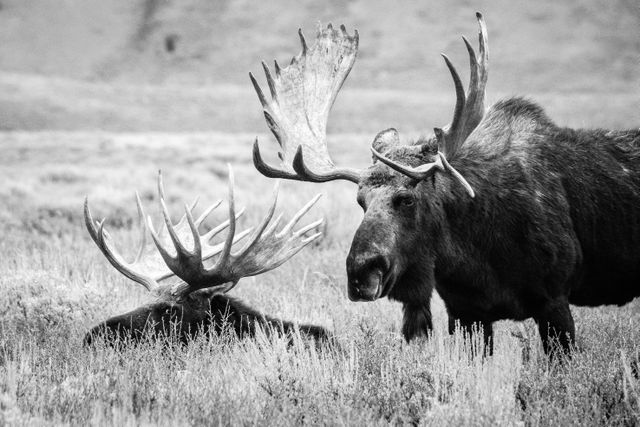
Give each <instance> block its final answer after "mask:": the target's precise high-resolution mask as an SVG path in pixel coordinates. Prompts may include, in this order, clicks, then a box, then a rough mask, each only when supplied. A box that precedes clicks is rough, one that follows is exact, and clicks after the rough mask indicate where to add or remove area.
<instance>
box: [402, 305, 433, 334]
mask: <svg viewBox="0 0 640 427" xmlns="http://www.w3.org/2000/svg"><path fill="white" fill-rule="evenodd" d="M403 311H404V316H403V319H402V335H403V336H404V339H405V340H407V342H410V341H411V340H412V339H414V338H416V337H420V336H424V337H427V336H429V333H431V330H432V329H433V323H432V321H431V301H430V300H427V301H425V302H423V303H422V304H411V303H405V304H404V306H403Z"/></svg>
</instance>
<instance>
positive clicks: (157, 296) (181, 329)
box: [84, 167, 326, 344]
mask: <svg viewBox="0 0 640 427" xmlns="http://www.w3.org/2000/svg"><path fill="white" fill-rule="evenodd" d="M233 182H234V178H233V172H232V170H231V167H229V196H228V206H229V219H227V220H226V221H224V222H223V223H221V224H219V225H218V226H216V227H214V228H212V229H211V230H209V231H207V232H205V233H202V232H200V231H199V229H200V228H201V226H202V224H203V223H204V221H205V219H206V218H207V217H208V216H209V215H210V214H211V212H212V211H213V210H214V209H215V208H217V207H218V206H219V205H220V204H221V201H218V202H216V203H214V204H213V205H211V206H210V207H208V208H207V209H205V210H204V211H203V213H202V214H201V215H200V216H199V217H198V218H197V219H194V210H195V208H196V204H197V200H196V202H194V203H193V204H192V205H191V206H185V210H184V215H183V216H182V218H181V219H180V221H179V222H178V223H177V224H173V222H172V221H171V217H170V214H169V211H168V209H167V206H166V203H165V192H164V186H163V183H162V175H161V174H159V175H158V195H159V201H160V206H161V210H162V214H163V221H162V225H160V227H159V228H158V229H157V230H158V231H156V228H155V226H154V225H153V222H152V220H151V218H150V217H147V216H146V215H145V211H144V208H143V206H142V203H141V201H140V197H139V196H138V194H137V193H136V202H137V207H138V216H139V221H140V225H141V237H140V247H139V249H138V251H137V255H136V256H135V258H134V260H133V261H131V262H127V261H126V260H125V259H124V257H123V256H122V255H121V254H120V253H119V252H118V251H117V250H116V248H115V246H114V244H113V240H112V238H111V237H110V235H109V233H108V232H107V230H106V229H105V227H104V225H105V220H104V219H103V220H102V221H99V222H96V221H94V219H93V216H92V215H91V211H90V209H89V204H88V200H85V205H84V215H85V223H86V226H87V230H89V234H90V236H91V238H92V239H93V241H94V242H95V243H96V245H97V246H98V248H99V249H100V251H101V252H102V253H103V255H104V256H105V257H106V258H107V260H108V261H109V262H110V263H111V264H112V265H113V266H114V267H115V268H116V270H118V271H119V272H120V273H122V274H123V275H125V276H126V277H127V278H129V279H131V280H133V281H135V282H137V283H139V284H141V285H142V286H144V287H145V288H146V289H147V290H148V291H149V292H150V294H151V295H152V297H153V298H152V300H151V302H149V303H147V304H145V305H143V306H141V307H138V308H137V309H135V310H133V311H131V312H128V313H125V314H122V315H119V316H116V317H113V318H111V319H109V320H107V321H105V322H102V323H101V324H99V325H97V326H96V327H94V328H93V329H91V331H89V332H88V333H87V335H86V337H85V343H86V344H90V343H91V342H92V341H93V340H94V338H95V337H97V336H109V337H119V338H126V339H131V340H134V341H138V340H140V339H141V338H143V337H145V336H156V335H160V334H164V335H167V334H170V333H175V334H176V336H177V337H178V338H180V339H182V340H183V341H184V340H187V339H188V338H189V337H193V336H194V335H195V334H196V333H198V332H200V331H209V328H210V327H211V326H213V327H215V328H216V330H218V331H219V330H220V328H222V326H223V324H227V325H229V326H231V328H232V329H233V330H234V331H235V332H236V333H237V334H239V335H241V334H249V335H250V334H252V333H253V332H254V331H255V327H256V325H258V324H260V325H262V326H267V327H274V328H276V329H281V328H283V329H284V330H285V332H288V331H290V330H293V328H294V325H293V324H292V323H289V322H282V321H279V320H277V319H272V318H270V317H268V316H263V315H261V314H259V313H258V312H256V311H254V310H252V309H251V308H249V307H247V306H245V305H244V304H242V303H241V302H239V301H236V300H234V299H231V298H228V297H226V296H225V294H226V293H227V292H229V291H230V290H231V289H233V288H234V287H235V286H236V284H237V283H238V281H239V280H240V279H241V278H243V277H249V276H256V275H259V274H262V273H264V272H267V271H270V270H273V269H275V268H277V267H278V266H280V265H282V264H283V263H284V262H286V261H287V260H289V259H290V258H291V257H292V256H294V255H295V254H297V253H298V252H299V251H300V250H302V249H303V248H304V247H305V246H307V245H308V244H310V243H311V242H313V241H315V240H316V239H318V238H319V237H320V235H321V233H320V232H317V227H318V226H319V225H320V224H321V223H322V219H320V220H317V221H315V222H313V223H311V224H309V225H306V226H304V227H302V228H300V229H298V230H294V228H295V227H296V224H297V223H298V222H299V221H300V220H301V219H302V217H303V216H304V215H305V214H306V213H307V212H308V211H309V210H310V209H311V208H312V207H313V205H314V204H315V203H316V202H317V201H318V199H319V197H320V195H317V196H316V197H314V198H313V199H312V200H311V201H310V202H309V203H307V204H306V205H305V206H304V207H303V208H302V209H300V210H299V211H298V213H296V214H295V216H294V217H293V218H292V219H291V221H290V222H289V223H288V224H286V225H285V226H284V227H282V228H281V229H280V230H278V227H279V224H280V222H281V219H282V215H280V216H278V217H277V218H276V219H275V221H272V219H273V216H274V213H275V208H276V202H277V194H278V184H276V186H275V189H274V196H273V203H272V205H271V207H270V209H269V211H268V213H267V215H266V216H265V217H264V219H263V220H262V222H261V223H260V224H259V225H258V227H257V228H256V229H255V230H254V231H252V230H251V229H247V230H244V231H242V232H240V233H236V220H237V219H238V218H239V217H240V216H241V215H242V214H243V212H244V210H240V211H239V212H237V213H236V210H235V202H234V193H233V186H234V184H233ZM225 229H228V230H229V231H228V232H227V236H226V238H225V240H224V241H223V242H222V243H218V244H213V243H212V240H213V239H214V238H215V237H216V236H217V235H219V234H220V233H221V232H222V231H224V230H225ZM149 236H150V237H151V239H149ZM246 237H249V238H248V241H247V242H246V243H245V244H244V245H242V246H241V248H240V249H239V250H235V249H236V247H237V246H238V242H240V241H241V240H243V239H244V238H246ZM176 279H177V280H176ZM176 282H177V283H176ZM300 330H301V331H302V332H306V333H308V334H310V335H312V336H314V337H316V338H322V337H325V336H326V332H325V331H324V329H323V328H320V327H316V326H311V325H301V326H300Z"/></svg>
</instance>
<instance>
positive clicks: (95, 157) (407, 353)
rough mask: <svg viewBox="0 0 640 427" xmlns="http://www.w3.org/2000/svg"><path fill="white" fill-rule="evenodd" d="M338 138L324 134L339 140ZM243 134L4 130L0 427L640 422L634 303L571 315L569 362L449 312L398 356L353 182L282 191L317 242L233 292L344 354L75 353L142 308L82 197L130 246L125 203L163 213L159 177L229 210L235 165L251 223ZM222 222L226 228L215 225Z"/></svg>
mask: <svg viewBox="0 0 640 427" xmlns="http://www.w3.org/2000/svg"><path fill="white" fill-rule="evenodd" d="M334 139H335V138H334ZM340 139H343V140H345V141H347V142H349V143H348V144H344V146H342V147H341V150H340V152H339V157H340V160H341V161H342V162H344V163H350V164H354V163H355V164H363V163H366V161H367V159H362V158H361V157H360V153H362V152H366V151H365V150H366V144H367V141H366V138H365V137H358V136H355V135H353V136H347V135H345V136H341V138H340ZM250 143H251V138H250V137H248V136H244V135H224V134H165V135H163V134H156V135H127V134H120V135H116V134H92V133H84V134H83V133H79V134H78V133H35V134H32V133H26V134H20V133H10V134H3V135H1V137H0V151H2V154H3V155H2V158H0V166H1V167H0V170H1V171H2V185H1V186H0V200H2V204H1V206H0V236H2V238H1V239H0V253H1V254H2V256H1V257H0V271H2V275H1V276H0V295H1V296H0V424H8V425H43V424H73V425H85V424H98V425H140V424H142V425H148V424H159V425H186V424H225V425H238V424H262V425H282V424H285V425H286V424H303V423H304V424H334V425H335V424H341V425H344V424H349V425H372V424H373V425H376V424H389V423H392V424H425V425H461V424H465V425H524V424H526V425H599V424H612V425H632V424H634V423H636V422H637V420H638V419H639V418H638V417H639V415H640V406H639V405H640V401H639V400H638V397H639V393H640V381H639V380H638V373H637V369H638V354H639V351H638V350H639V349H638V343H639V342H640V328H638V326H639V316H638V311H639V308H640V306H639V305H638V303H636V302H634V303H632V304H629V305H627V306H625V307H622V308H614V307H603V308H596V309H586V308H574V309H573V311H574V315H575V317H576V323H577V328H578V335H577V344H578V347H579V350H578V351H577V352H576V354H575V355H574V357H573V359H572V360H571V361H570V362H563V361H561V360H556V361H553V362H550V361H549V360H548V359H547V358H546V357H545V356H544V354H543V353H542V350H541V346H540V343H539V338H538V335H537V331H536V329H535V325H534V324H533V323H532V322H530V321H529V322H524V323H522V324H516V323H513V322H499V323H498V325H497V334H496V349H495V354H494V355H493V356H491V357H487V358H483V357H477V356H476V357H474V356H473V354H474V348H475V349H476V350H477V346H478V345H479V343H478V342H469V341H468V340H465V338H464V337H462V336H461V335H460V334H456V335H454V336H449V335H448V334H447V333H446V331H445V324H446V314H445V311H444V308H443V305H442V302H441V301H439V300H437V299H436V301H435V302H434V308H433V311H434V317H435V324H436V328H435V330H434V333H433V336H432V337H431V338H430V339H428V340H426V339H425V340H420V341H418V342H416V343H412V344H410V345H407V344H406V343H404V342H403V340H402V338H401V335H400V332H399V329H400V322H401V316H400V308H401V307H400V306H399V305H398V304H394V303H391V302H388V301H378V302H375V303H366V304H365V303H351V302H349V301H348V299H347V297H346V289H345V282H346V277H345V269H344V259H345V256H346V253H347V251H348V247H349V243H350V239H351V236H352V234H353V232H354V230H355V228H356V227H357V224H358V222H359V219H360V217H361V213H360V212H359V209H358V208H357V205H356V204H355V203H354V196H355V189H354V188H351V187H350V186H349V185H348V184H343V183H336V184H326V185H310V184H297V183H283V185H282V190H281V195H282V197H281V201H280V207H281V208H282V209H284V210H285V211H286V212H288V213H292V212H294V211H295V209H296V208H297V207H298V206H300V205H301V204H302V203H304V201H306V200H307V199H308V198H310V197H311V196H312V195H313V194H314V193H315V192H317V191H322V192H324V193H325V197H324V199H323V200H322V202H321V203H320V205H319V206H318V207H317V208H316V209H314V211H312V213H311V215H310V216H309V220H311V219H313V218H315V217H317V216H320V215H324V216H325V217H326V218H327V225H326V227H325V230H324V231H325V237H324V239H323V240H321V241H320V242H319V243H318V244H317V245H315V246H314V247H312V248H309V249H307V250H305V251H303V252H302V253H300V254H299V255H298V256H297V257H296V258H294V259H292V260H291V261H290V262H289V263H287V264H285V265H284V266H282V267H281V268H279V269H278V270H276V271H273V272H270V273H267V274H265V275H262V276H260V277H257V278H253V279H245V280H243V281H242V282H241V284H240V285H239V286H238V288H236V290H234V291H233V293H234V295H236V296H238V297H240V298H242V299H244V300H246V301H248V302H249V303H251V304H252V305H253V306H255V307H257V308H259V309H260V310H262V311H264V312H265V313H268V314H270V315H274V316H279V317H282V318H285V319H292V320H296V321H299V322H309V323H315V324H320V325H323V326H325V327H327V328H329V329H330V330H331V331H332V332H333V333H334V334H335V336H336V338H337V340H336V341H337V343H336V344H335V345H328V346H325V347H316V346H313V345H310V344H309V343H308V342H307V341H305V340H304V339H302V338H300V337H296V338H294V341H293V345H288V340H287V339H285V338H283V337H267V336H266V335H264V334H258V336H257V337H256V338H255V339H244V340H239V339H237V338H235V337H233V336H230V335H223V336H220V337H218V338H216V339H212V340H206V339H204V338H199V339H196V340H194V341H193V342H191V343H190V344H189V345H186V346H181V345H176V344H175V343H172V342H166V343H165V342H156V343H146V344H144V345H141V346H139V347H136V348H127V349H124V350H121V351H115V350H113V349H111V348H104V347H98V348H96V349H93V350H91V349H86V348H83V347H82V345H81V341H82V336H83V334H84V332H86V330H87V329H88V328H89V327H90V326H91V325H92V324H94V323H95V322H97V321H100V320H102V319H105V318H106V317H108V316H111V315H113V314H116V313H120V312H123V311H125V310H127V309H130V308H132V307H135V306H136V305H138V304H140V303H142V302H143V301H145V298H146V297H147V295H146V294H145V292H143V290H142V289H141V287H139V286H137V285H135V284H133V283H130V282H128V281H127V280H126V279H125V278H123V277H121V276H120V275H119V274H118V273H117V272H115V271H114V270H113V268H111V266H110V265H109V264H108V263H107V262H106V261H105V260H104V259H103V258H102V256H101V255H100V253H99V251H98V250H97V249H96V248H95V247H94V245H93V243H92V242H91V241H90V239H89V238H88V235H87V233H86V231H85V230H84V226H83V224H82V216H81V211H82V208H81V206H82V199H83V197H84V195H85V194H89V196H90V199H91V202H92V206H94V210H95V211H96V212H95V213H96V215H98V216H105V215H106V216H108V218H109V219H108V224H109V228H110V229H111V230H112V232H113V234H114V235H115V238H116V239H117V241H118V242H122V243H123V244H124V245H125V246H126V245H129V244H131V243H132V242H134V241H135V236H136V235H137V229H136V225H135V224H136V221H135V215H136V211H135V207H134V205H133V198H132V195H133V190H134V189H138V190H140V191H141V194H142V195H143V199H145V203H146V204H147V206H149V207H151V206H153V205H154V204H155V203H154V202H156V199H155V193H154V191H155V190H154V186H155V176H156V173H157V169H158V168H162V169H163V170H164V175H165V185H166V187H167V194H168V195H169V204H170V207H171V208H173V209H174V211H175V212H179V209H180V207H181V206H182V203H183V202H184V201H188V200H191V199H192V197H194V196H196V195H198V194H200V195H202V197H203V204H204V203H206V202H207V201H212V200H214V199H217V198H220V197H224V196H225V191H226V190H225V188H226V183H225V180H226V177H225V173H226V164H225V163H226V162H232V163H234V165H235V170H236V175H237V178H236V181H237V187H238V188H237V198H238V201H239V204H241V205H242V204H244V205H247V206H248V214H247V218H245V219H244V222H243V224H245V225H247V224H251V223H252V222H256V221H258V220H259V218H260V217H261V215H262V213H263V210H264V209H265V207H266V206H267V202H268V199H269V197H270V193H271V191H270V187H271V186H272V185H273V182H272V181H270V180H267V179H266V178H264V177H261V176H260V175H258V174H257V172H255V171H254V170H253V167H252V165H251V164H250V163H249V156H248V155H247V153H248V152H249V150H250ZM219 215H220V218H221V217H223V216H224V213H223V212H220V214H219Z"/></svg>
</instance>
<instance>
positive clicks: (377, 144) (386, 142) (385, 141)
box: [372, 128, 400, 153]
mask: <svg viewBox="0 0 640 427" xmlns="http://www.w3.org/2000/svg"><path fill="white" fill-rule="evenodd" d="M398 144H400V137H399V136H398V131H397V130H395V129H394V128H389V129H386V130H383V131H382V132H380V133H378V134H377V135H376V137H375V138H374V139H373V144H372V146H373V148H374V149H375V150H376V151H377V152H378V153H385V152H387V151H388V150H389V149H390V148H391V147H393V146H396V145H398Z"/></svg>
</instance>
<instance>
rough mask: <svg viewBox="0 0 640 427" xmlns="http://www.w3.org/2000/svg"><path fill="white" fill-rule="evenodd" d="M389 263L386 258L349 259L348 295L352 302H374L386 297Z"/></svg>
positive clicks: (350, 257)
mask: <svg viewBox="0 0 640 427" xmlns="http://www.w3.org/2000/svg"><path fill="white" fill-rule="evenodd" d="M388 271H389V262H388V261H387V259H386V258H385V257H382V256H374V257H367V258H363V257H357V256H356V257H352V256H351V255H350V256H349V257H348V258H347V277H348V280H349V284H348V294H349V299H350V300H351V301H374V300H376V299H378V298H380V297H382V296H384V292H385V290H386V289H385V288H386V285H387V279H388V277H387V276H388V274H387V273H388Z"/></svg>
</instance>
